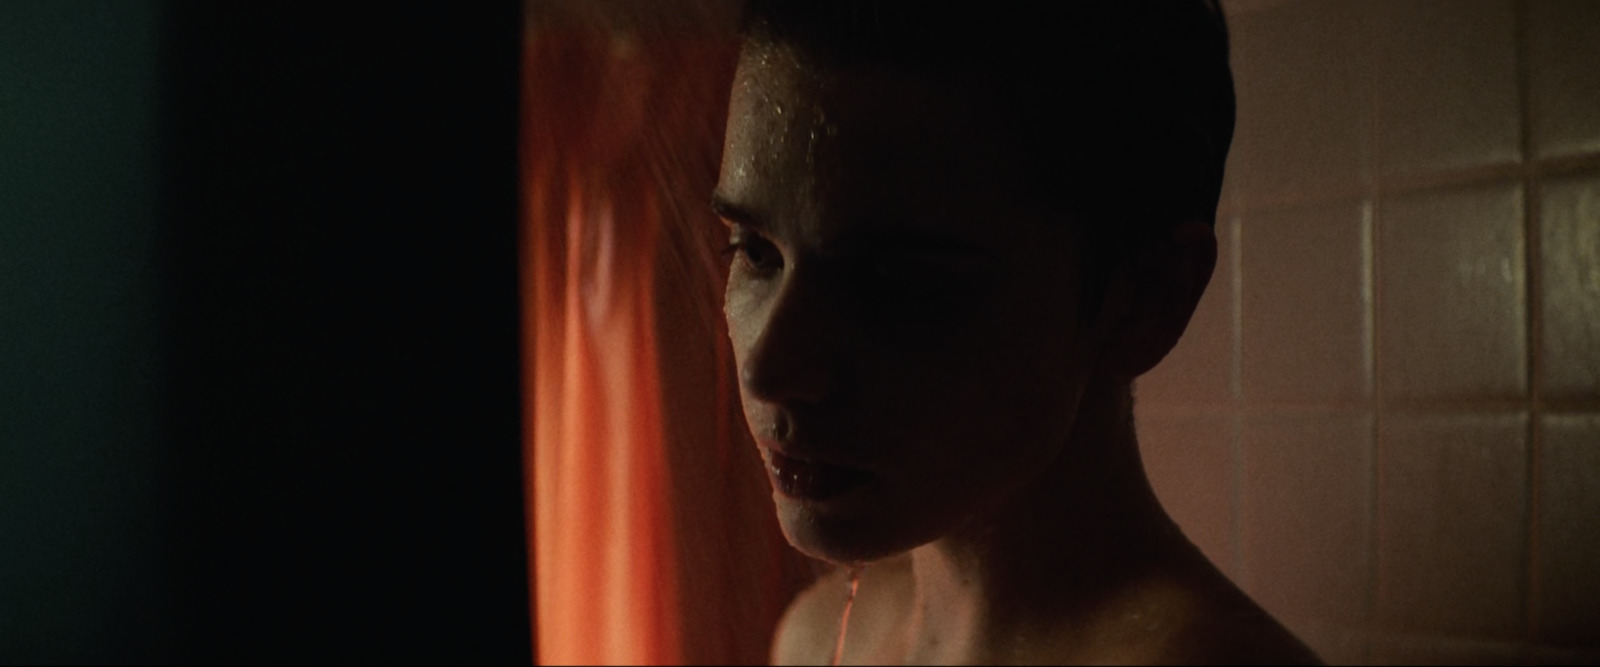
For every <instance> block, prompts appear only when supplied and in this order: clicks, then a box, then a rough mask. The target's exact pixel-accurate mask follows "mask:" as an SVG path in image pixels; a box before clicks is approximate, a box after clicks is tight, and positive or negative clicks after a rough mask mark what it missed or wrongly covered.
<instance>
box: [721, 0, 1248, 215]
mask: <svg viewBox="0 0 1600 667" xmlns="http://www.w3.org/2000/svg"><path fill="white" fill-rule="evenodd" d="M741 32H742V35H743V37H744V38H745V39H746V40H747V41H756V42H760V43H769V44H781V45H784V46H788V47H792V48H794V49H795V51H796V53H797V54H798V55H799V56H800V57H801V58H802V59H804V60H805V61H807V62H808V63H810V64H813V65H815V66H818V67H821V68H823V69H833V68H848V67H855V66H863V65H887V66H891V67H893V68H896V69H903V70H905V71H907V72H909V73H913V74H921V75H928V76H933V77H954V78H960V79H962V80H963V81H966V82H969V83H976V84H978V86H979V87H978V88H976V89H973V90H976V91H980V92H979V94H994V95H998V96H1000V100H1001V102H1002V103H1003V104H1006V105H1007V106H1006V107H1005V108H1006V109H1007V110H1008V112H1014V114H1015V118H1016V121H1017V122H1016V125H1015V127H1016V128H1017V130H1018V131H1019V132H1020V134H1019V135H1018V138H1019V139H1021V140H1023V141H1024V142H1025V144H1024V146H1025V147H1026V148H1025V151H1026V153H1027V154H1028V158H1027V159H1029V160H1030V161H1031V162H1032V163H1033V164H1031V165H1029V166H1030V167H1031V168H1030V170H1029V173H1034V174H1037V175H1038V176H1039V181H1038V185H1039V186H1041V187H1043V188H1045V194H1047V195H1049V196H1051V197H1054V198H1058V199H1059V200H1060V201H1062V202H1064V203H1065V204H1066V206H1067V209H1068V210H1070V211H1071V212H1073V213H1075V214H1077V215H1079V216H1082V217H1084V218H1085V219H1087V220H1088V221H1090V223H1091V224H1088V225H1086V226H1085V229H1086V230H1089V231H1092V232H1102V233H1107V232H1109V233H1113V234H1114V235H1118V236H1120V235H1124V234H1129V233H1136V232H1138V231H1140V230H1151V229H1157V228H1161V227H1163V226H1164V225H1167V224H1171V223H1174V222H1177V221H1179V220H1183V219H1200V220H1204V221H1206V222H1213V221H1214V220H1215V217H1216V210H1217V204H1218V200H1219V198H1220V195H1221V191H1222V173H1223V166H1224V164H1225V162H1226V160H1227V153H1228V147H1229V145H1230V143H1231V142H1232V139H1233V126H1234V92H1233V76H1232V73H1231V71H1230V69H1229V61H1228V33H1227V27H1226V25H1225V23H1224V21H1223V15H1222V11H1221V8H1220V7H1219V6H1218V5H1217V3H1216V1H1215V0H1101V1H1097V2H1087V1H1082V0H1068V1H1063V2H1040V1H1038V0H989V1H987V2H982V3H977V2H959V3H956V2H933V1H931V0H913V1H907V0H899V1H896V0H748V2H747V4H746V7H745V12H744V15H743V19H742V23H741Z"/></svg>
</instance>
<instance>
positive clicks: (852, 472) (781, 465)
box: [767, 447, 872, 500]
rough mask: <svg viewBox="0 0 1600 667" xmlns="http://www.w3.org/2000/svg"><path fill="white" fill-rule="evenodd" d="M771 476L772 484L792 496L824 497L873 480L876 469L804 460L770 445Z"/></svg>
mask: <svg viewBox="0 0 1600 667" xmlns="http://www.w3.org/2000/svg"><path fill="white" fill-rule="evenodd" d="M767 476H768V477H770V478H772V486H773V488H776V489H777V490H778V491H779V492H780V493H782V494H784V495H786V496H789V497H791V498H800V499H803V500H824V499H827V498H832V497H834V496H837V495H840V494H842V493H845V492H846V491H852V490H854V489H856V488H858V487H861V486H863V485H865V484H866V483H867V482H870V481H872V473H870V472H867V471H865V470H857V469H854V468H841V467H839V466H833V465H827V464H824V463H816V462H813V461H801V460H799V459H795V458H792V457H789V456H785V455H784V454H782V453H780V452H779V451H778V450H777V448H775V447H769V448H767Z"/></svg>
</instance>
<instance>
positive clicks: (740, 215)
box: [711, 193, 767, 230]
mask: <svg viewBox="0 0 1600 667" xmlns="http://www.w3.org/2000/svg"><path fill="white" fill-rule="evenodd" d="M711 212H712V213H715V214H717V217H719V218H722V219H723V220H726V221H728V222H732V223H735V224H740V225H744V226H746V227H753V228H755V229H758V230H765V229H766V227H767V225H766V222H765V221H763V220H762V219H761V218H760V217H758V216H756V214H754V213H752V212H750V211H749V210H748V209H745V208H744V207H742V206H739V205H738V204H735V203H733V202H732V201H729V200H728V198H727V197H724V196H722V194H721V193H712V194H711Z"/></svg>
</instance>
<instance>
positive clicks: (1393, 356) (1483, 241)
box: [1377, 184, 1527, 400]
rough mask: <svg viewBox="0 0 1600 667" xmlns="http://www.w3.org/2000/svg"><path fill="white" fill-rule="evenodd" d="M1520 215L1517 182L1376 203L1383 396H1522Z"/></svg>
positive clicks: (1523, 311)
mask: <svg viewBox="0 0 1600 667" xmlns="http://www.w3.org/2000/svg"><path fill="white" fill-rule="evenodd" d="M1522 224H1523V223H1522V190H1521V187H1520V186H1519V185H1516V184H1505V185H1498V186H1493V187H1487V188H1477V189H1455V190H1447V191H1436V192H1426V193H1422V194H1417V195H1408V196H1403V197H1396V198H1394V199H1390V200H1387V201H1381V202H1380V204H1379V208H1378V211H1377V227H1378V231H1377V236H1378V248H1379V251H1378V255H1379V257H1378V274H1379V275H1378V283H1377V287H1378V303H1379V307H1378V321H1377V331H1378V387H1379V396H1380V398H1384V399H1433V400H1439V399H1506V398H1521V397H1523V396H1525V395H1526V392H1527V348H1526V347H1525V344H1526V343H1525V341H1526V333H1525V332H1526V327H1527V323H1526V320H1525V318H1526V317H1527V314H1526V313H1527V308H1526V298H1525V292H1524V290H1525V285H1524V281H1525V279H1526V277H1525V276H1524V268H1523V264H1524V254H1523V245H1522V244H1523V238H1522V236H1523V234H1522V230H1523V227H1522Z"/></svg>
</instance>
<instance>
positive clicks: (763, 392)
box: [739, 275, 843, 404]
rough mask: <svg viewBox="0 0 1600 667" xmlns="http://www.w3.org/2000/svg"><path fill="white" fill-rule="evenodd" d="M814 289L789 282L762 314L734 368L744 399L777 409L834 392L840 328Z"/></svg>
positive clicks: (830, 308) (823, 297) (800, 279)
mask: <svg viewBox="0 0 1600 667" xmlns="http://www.w3.org/2000/svg"><path fill="white" fill-rule="evenodd" d="M818 287H819V286H817V285H815V284H808V283H807V282H805V281H804V279H803V277H802V276H798V275H797V276H791V278H790V280H788V281H786V284H785V285H784V286H783V288H782V289H781V290H780V291H779V293H778V296H777V298H776V300H775V301H774V302H773V303H772V305H771V306H770V307H769V308H768V309H767V310H766V314H765V317H764V318H763V319H762V321H761V323H760V328H759V333H758V334H757V335H756V337H755V342H754V343H753V344H752V345H751V347H750V349H749V350H747V351H746V354H745V355H744V360H743V363H742V364H741V365H740V368H739V381H740V382H741V383H743V384H744V388H745V392H746V393H747V394H748V395H750V396H753V397H755V398H759V399H761V400H763V401H767V402H770V403H776V404H792V403H817V402H820V401H822V400H824V399H825V398H827V396H828V394H829V393H830V392H831V391H832V390H833V383H834V381H835V374H836V372H837V365H838V363H839V361H840V360H839V359H838V350H839V345H838V343H839V342H840V338H839V334H840V333H841V331H842V330H843V327H841V326H840V325H841V324H842V323H841V322H840V321H839V312H838V309H837V308H836V307H833V306H834V305H836V304H830V303H829V299H828V298H827V297H826V295H825V294H824V293H823V291H822V290H820V289H818Z"/></svg>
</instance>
